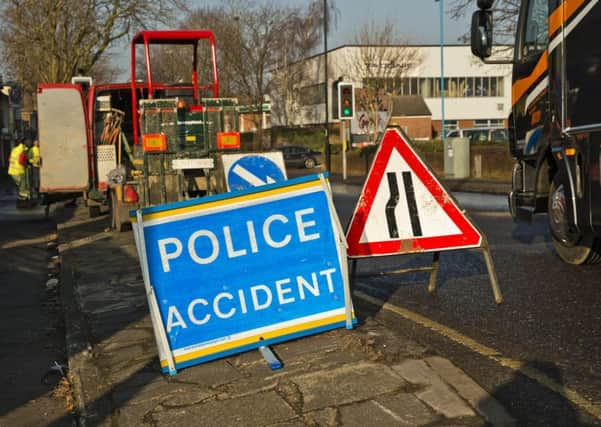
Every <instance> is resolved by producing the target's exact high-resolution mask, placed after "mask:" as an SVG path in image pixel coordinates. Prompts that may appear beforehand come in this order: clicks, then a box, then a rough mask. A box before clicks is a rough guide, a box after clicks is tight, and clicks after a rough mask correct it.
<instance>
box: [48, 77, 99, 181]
mask: <svg viewBox="0 0 601 427" xmlns="http://www.w3.org/2000/svg"><path fill="white" fill-rule="evenodd" d="M37 101H38V123H39V124H38V133H39V135H38V136H39V141H40V157H41V159H42V163H41V167H40V192H41V193H71V192H80V191H86V190H88V186H89V173H88V172H89V168H88V136H87V126H86V115H85V104H84V95H83V93H82V91H81V87H80V86H79V85H75V84H41V85H39V86H38V94H37Z"/></svg>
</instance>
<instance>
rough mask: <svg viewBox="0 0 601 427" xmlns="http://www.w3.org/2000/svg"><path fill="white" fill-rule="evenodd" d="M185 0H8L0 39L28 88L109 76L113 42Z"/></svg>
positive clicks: (165, 17) (161, 18) (10, 66)
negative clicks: (89, 76) (108, 59)
mask: <svg viewBox="0 0 601 427" xmlns="http://www.w3.org/2000/svg"><path fill="white" fill-rule="evenodd" d="M184 1H185V0H153V1H147V0H86V1H81V0H5V1H4V2H3V6H1V7H0V10H1V11H2V16H3V17H4V19H3V21H2V23H1V24H0V42H1V43H2V45H3V47H4V49H3V61H4V67H5V71H7V72H8V73H9V74H10V75H11V76H12V77H13V78H14V79H15V80H16V81H17V82H19V83H20V84H21V85H22V86H23V87H24V89H25V90H26V91H29V92H33V91H34V90H35V88H36V86H37V84H38V83H42V82H56V83H65V82H69V81H70V79H71V77H72V76H74V75H76V74H77V73H83V74H94V73H97V74H98V75H107V73H108V74H110V67H109V66H107V62H106V61H103V59H106V57H107V54H108V52H109V51H110V48H111V47H114V46H115V44H116V43H118V42H119V41H121V40H122V39H124V38H126V37H127V36H129V35H131V34H132V33H133V32H134V31H135V30H137V29H141V28H145V27H147V26H150V25H154V24H158V23H167V22H169V20H170V19H171V18H172V17H173V15H174V12H175V11H176V10H181V9H182V8H184V7H185V4H184Z"/></svg>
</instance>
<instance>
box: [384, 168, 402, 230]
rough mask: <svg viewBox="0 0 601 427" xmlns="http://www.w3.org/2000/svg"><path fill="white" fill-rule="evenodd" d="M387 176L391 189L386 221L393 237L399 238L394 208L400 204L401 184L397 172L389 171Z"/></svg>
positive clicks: (387, 203)
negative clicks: (397, 179)
mask: <svg viewBox="0 0 601 427" xmlns="http://www.w3.org/2000/svg"><path fill="white" fill-rule="evenodd" d="M386 177H387V178H388V188H389V189H390V199H388V202H386V208H385V209H386V222H387V223H388V234H389V235H390V238H391V239H398V237H399V228H398V226H397V224H396V216H395V215H394V210H395V209H396V205H398V204H399V185H398V183H397V182H396V173H394V172H387V173H386Z"/></svg>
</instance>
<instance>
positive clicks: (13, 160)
mask: <svg viewBox="0 0 601 427" xmlns="http://www.w3.org/2000/svg"><path fill="white" fill-rule="evenodd" d="M23 151H25V144H23V143H21V144H19V145H17V146H15V148H13V149H12V150H11V152H10V157H9V159H8V174H9V175H10V176H19V175H23V174H25V165H23V164H21V162H20V160H21V159H20V158H21V153H23Z"/></svg>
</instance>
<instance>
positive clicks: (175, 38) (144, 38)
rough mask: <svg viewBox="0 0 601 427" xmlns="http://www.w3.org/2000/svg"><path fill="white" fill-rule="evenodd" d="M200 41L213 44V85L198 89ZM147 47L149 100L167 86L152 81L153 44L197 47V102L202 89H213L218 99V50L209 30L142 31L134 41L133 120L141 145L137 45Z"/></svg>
mask: <svg viewBox="0 0 601 427" xmlns="http://www.w3.org/2000/svg"><path fill="white" fill-rule="evenodd" d="M200 40H208V41H209V43H210V44H211V56H212V60H213V84H209V85H204V86H198V73H197V69H196V67H197V65H198V64H197V61H196V54H197V52H198V42H199V41H200ZM140 44H142V45H144V57H145V62H146V82H145V83H143V85H146V86H147V87H148V98H149V99H152V98H153V96H154V91H155V90H157V89H163V88H165V87H166V85H165V84H164V83H160V82H159V83H157V82H153V81H152V68H151V58H150V45H151V44H184V45H186V44H187V45H192V46H193V48H194V58H193V64H192V85H193V88H194V100H195V102H196V103H198V90H199V89H212V90H213V97H214V98H218V97H219V75H218V73H217V51H216V48H215V36H214V35H213V32H212V31H209V30H166V31H140V32H139V33H137V34H136V35H135V36H134V38H133V39H132V41H131V57H130V69H131V90H132V118H133V120H132V121H133V131H134V144H139V143H140V141H139V126H140V123H138V121H139V120H138V108H137V104H138V99H137V93H136V88H137V87H139V83H136V46H137V45H140ZM169 87H170V88H172V89H178V88H186V87H188V86H169Z"/></svg>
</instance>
